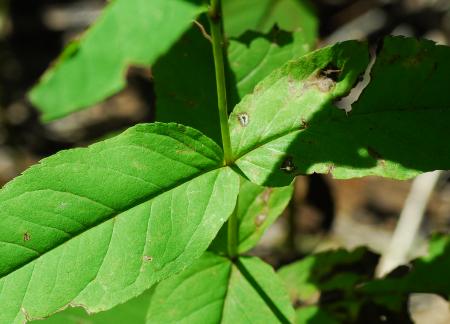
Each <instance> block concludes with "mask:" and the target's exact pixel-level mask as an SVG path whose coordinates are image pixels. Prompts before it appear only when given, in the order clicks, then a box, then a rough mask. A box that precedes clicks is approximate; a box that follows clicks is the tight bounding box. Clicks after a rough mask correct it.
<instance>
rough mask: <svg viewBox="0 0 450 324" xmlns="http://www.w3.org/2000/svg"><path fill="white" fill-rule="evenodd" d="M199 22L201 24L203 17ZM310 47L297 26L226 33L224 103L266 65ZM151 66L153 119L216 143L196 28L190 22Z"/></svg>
mask: <svg viewBox="0 0 450 324" xmlns="http://www.w3.org/2000/svg"><path fill="white" fill-rule="evenodd" d="M200 22H201V23H202V24H203V26H207V21H205V20H200ZM312 47H313V44H312V43H311V42H308V41H307V39H306V38H305V33H304V32H301V31H298V32H295V33H292V34H291V33H288V32H285V31H281V30H278V29H274V30H272V31H271V32H270V33H269V34H267V35H265V34H259V33H247V34H245V35H243V36H242V37H240V38H239V39H231V40H230V41H229V45H228V48H227V53H228V60H229V69H228V70H229V71H228V75H227V77H228V80H227V81H228V82H227V83H228V92H229V93H228V96H229V105H228V106H229V107H232V106H233V105H234V104H236V103H237V102H239V101H240V99H241V98H242V97H243V96H244V95H246V94H248V93H250V92H251V91H252V90H253V87H254V86H255V85H256V84H257V83H258V82H259V81H261V80H262V79H263V78H264V77H266V76H267V75H268V74H269V73H270V72H272V70H274V69H275V68H278V67H280V66H282V65H283V64H284V63H285V62H286V61H288V60H289V59H292V58H296V57H299V56H301V55H303V54H305V53H307V52H308V51H309V50H310V49H311V48H312ZM152 71H153V75H154V79H155V91H156V119H157V120H159V121H163V122H169V121H175V122H178V123H181V124H184V125H188V126H191V127H194V128H196V129H199V130H201V131H202V132H203V133H204V134H206V135H208V136H209V137H211V138H212V139H214V140H215V141H216V142H217V143H221V137H220V129H219V128H218V127H217V126H218V125H219V115H218V112H217V108H216V107H217V95H216V83H215V82H216V81H215V72H214V62H213V55H212V47H211V44H210V42H209V41H208V40H207V39H206V38H205V37H204V36H203V35H202V34H201V32H200V31H199V29H198V28H197V27H196V26H194V27H192V28H191V29H190V30H189V31H188V32H186V33H185V34H184V35H183V37H182V38H181V39H180V40H179V41H178V42H177V43H176V44H175V46H173V47H172V48H171V50H170V51H169V52H168V53H167V54H166V55H164V56H163V57H161V58H160V59H159V60H158V61H157V63H156V65H155V66H154V68H153V70H152ZM174 71H176V73H174Z"/></svg>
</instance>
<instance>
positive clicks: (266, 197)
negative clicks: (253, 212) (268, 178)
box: [261, 188, 272, 204]
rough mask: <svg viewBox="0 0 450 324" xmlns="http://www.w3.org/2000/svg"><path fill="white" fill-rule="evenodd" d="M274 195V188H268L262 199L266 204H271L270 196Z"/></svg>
mask: <svg viewBox="0 0 450 324" xmlns="http://www.w3.org/2000/svg"><path fill="white" fill-rule="evenodd" d="M271 194H272V188H267V189H266V190H264V191H263V193H262V195H261V198H262V200H263V202H264V203H265V204H268V203H269V199H270V195H271Z"/></svg>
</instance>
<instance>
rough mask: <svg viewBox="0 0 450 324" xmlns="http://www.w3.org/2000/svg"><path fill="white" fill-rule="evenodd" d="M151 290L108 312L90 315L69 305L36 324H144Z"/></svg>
mask: <svg viewBox="0 0 450 324" xmlns="http://www.w3.org/2000/svg"><path fill="white" fill-rule="evenodd" d="M151 294H152V293H151V290H147V291H146V292H144V293H143V294H142V295H141V296H138V297H136V298H133V299H131V300H129V301H127V302H126V303H125V304H121V305H118V306H116V307H114V308H112V309H110V310H108V311H106V312H100V313H97V314H93V315H88V313H86V311H85V310H84V309H82V308H79V307H77V308H72V307H69V308H67V309H65V310H63V311H62V312H60V313H57V314H55V315H53V316H51V317H49V318H48V319H45V320H44V321H33V323H35V324H39V323H45V324H61V323H64V324H122V323H133V324H144V323H145V318H146V315H147V310H148V306H149V303H150V298H151Z"/></svg>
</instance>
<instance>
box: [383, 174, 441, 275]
mask: <svg viewBox="0 0 450 324" xmlns="http://www.w3.org/2000/svg"><path fill="white" fill-rule="evenodd" d="M441 173H442V171H434V172H428V173H424V174H421V175H419V176H418V177H416V178H415V179H414V181H413V183H412V186H411V190H410V192H409V195H408V197H407V198H406V201H405V205H404V207H403V210H402V213H401V215H400V218H399V220H398V223H397V226H396V228H395V231H394V234H393V235H392V239H391V243H390V244H389V248H388V249H387V250H386V251H385V253H384V254H383V256H382V257H381V260H380V262H379V264H378V266H377V270H376V275H377V277H382V276H384V275H385V274H387V273H388V272H390V271H391V270H393V269H395V268H396V267H398V266H399V265H402V264H405V263H407V262H408V261H409V260H408V254H409V252H410V250H411V246H412V245H413V242H414V238H415V237H416V235H417V233H418V232H419V229H420V224H421V223H422V219H423V215H424V212H425V209H426V207H427V205H428V200H429V199H430V196H431V193H432V192H433V189H434V187H435V185H436V182H437V181H438V179H439V176H440V175H441Z"/></svg>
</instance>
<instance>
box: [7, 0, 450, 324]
mask: <svg viewBox="0 0 450 324" xmlns="http://www.w3.org/2000/svg"><path fill="white" fill-rule="evenodd" d="M271 5H273V3H272V1H269V0H266V1H255V0H254V1H245V2H242V1H240V0H228V1H224V3H223V7H224V9H223V12H224V13H223V15H222V14H221V4H220V2H219V1H218V0H212V1H211V3H210V4H209V5H206V4H204V3H202V2H201V1H194V0H192V1H187V0H170V1H169V0H153V1H143V0H115V1H113V2H112V3H111V4H110V5H109V6H108V8H107V9H106V10H105V12H104V14H103V16H102V17H101V18H100V19H99V21H98V22H97V23H96V24H95V25H94V26H93V27H92V28H91V29H90V31H89V32H87V33H86V34H85V36H83V37H82V38H81V39H80V40H79V41H76V42H74V43H72V44H70V45H69V46H68V47H67V49H66V50H65V51H64V53H63V54H62V55H61V57H60V58H59V60H58V62H57V63H56V64H55V66H54V67H53V68H51V69H50V70H49V71H48V72H47V73H46V74H45V75H44V77H43V78H42V80H41V81H40V83H39V84H38V85H37V86H36V87H35V88H34V89H33V90H32V92H31V95H30V98H31V100H32V101H33V102H34V103H35V104H36V105H37V106H38V107H39V108H40V109H41V111H42V112H43V118H44V120H51V119H55V118H59V117H62V116H65V115H67V114H68V113H71V112H74V111H76V110H80V109H82V108H85V107H86V106H88V105H90V104H92V103H95V102H97V101H99V100H102V99H104V98H105V97H107V96H109V95H111V94H113V93H115V92H117V91H118V90H120V89H121V88H123V86H124V71H125V69H126V67H127V66H128V65H129V64H141V65H153V64H155V63H156V65H155V67H154V70H153V72H154V78H155V84H156V92H157V96H158V109H160V111H161V113H159V112H158V114H157V119H158V120H159V121H160V122H156V123H152V124H141V125H136V126H134V127H132V128H130V129H128V130H126V131H125V132H124V133H122V134H121V135H119V136H116V137H113V138H111V139H108V140H105V141H102V142H99V143H97V144H94V145H91V146H89V147H88V148H80V149H73V150H68V151H63V152H60V153H58V154H56V155H54V156H52V157H49V158H46V159H44V160H42V161H41V163H40V164H38V165H36V166H33V167H31V168H30V169H29V170H27V171H25V172H24V174H23V175H21V176H20V177H18V178H16V179H14V180H13V181H11V182H10V183H9V184H7V185H6V186H5V187H4V188H3V189H2V191H1V192H0V214H1V216H0V261H1V262H0V305H1V312H0V323H19V322H23V321H24V320H33V319H40V318H45V317H47V316H49V315H52V314H53V313H55V312H58V311H60V310H63V309H64V308H65V307H67V306H81V307H83V308H85V309H86V310H88V311H89V312H92V313H97V312H101V311H105V310H108V309H111V308H113V309H112V310H111V311H110V313H108V312H106V313H99V314H98V315H95V316H93V317H92V318H90V319H89V318H87V315H86V314H84V312H83V311H81V310H79V309H69V310H67V311H65V312H63V313H61V314H57V315H56V316H55V317H53V318H52V317H51V318H50V321H51V320H55V321H58V320H60V321H62V322H67V321H73V322H76V321H80V318H81V320H86V321H90V320H92V321H94V322H99V323H100V322H107V323H110V322H112V321H118V322H121V321H126V320H129V321H135V322H140V321H141V322H143V321H145V320H147V321H149V322H151V323H153V322H155V323H159V322H161V323H169V322H175V321H184V322H188V323H197V322H211V323H215V322H230V323H239V322H245V323H247V322H250V323H252V322H255V323H259V322H263V321H267V322H270V323H272V322H274V323H276V322H294V321H296V320H297V321H298V322H306V321H308V320H313V319H314V317H315V316H316V320H318V321H319V320H320V321H323V322H326V321H328V322H333V321H339V320H342V318H339V316H338V317H337V319H335V318H333V316H334V315H330V314H333V312H334V310H333V309H334V308H333V305H334V304H331V306H329V307H328V308H327V307H324V308H323V309H322V308H317V307H316V306H314V307H308V308H306V309H305V308H300V309H299V310H298V311H297V313H298V317H297V319H296V312H295V310H294V307H293V304H292V303H291V300H290V299H289V295H288V291H287V288H286V286H285V285H284V283H283V280H287V281H288V282H289V284H288V286H289V288H290V289H289V293H290V296H291V298H292V301H293V302H294V304H297V305H296V306H299V304H301V303H300V301H302V298H306V297H304V295H306V294H308V289H310V290H313V291H314V290H320V291H324V292H326V291H327V289H328V290H330V289H331V290H336V289H338V290H341V291H344V293H345V296H346V297H348V300H343V301H342V303H344V306H345V307H344V309H346V313H345V317H344V320H345V319H350V318H353V317H354V318H357V317H358V314H359V313H358V309H359V308H360V307H362V306H361V305H362V304H364V303H365V304H364V305H366V304H367V303H370V305H378V306H380V305H381V307H386V308H389V309H391V310H398V309H400V308H401V307H403V306H404V298H405V294H408V293H410V292H413V291H428V292H437V293H441V294H444V295H447V296H448V294H449V291H450V287H447V286H448V283H445V281H444V283H441V282H438V281H437V279H436V280H435V281H433V283H434V284H433V285H423V286H421V285H420V284H418V282H420V280H422V279H423V277H424V276H425V275H424V273H426V272H428V271H430V270H429V269H427V267H432V269H434V270H433V271H437V272H439V273H441V272H442V269H444V268H445V266H446V265H447V264H448V258H446V257H445V256H446V255H448V253H449V252H448V249H449V248H448V246H450V245H449V243H448V239H447V238H445V237H438V238H436V239H435V241H434V243H433V245H432V252H433V253H432V255H430V257H428V258H425V259H423V260H418V261H417V264H418V266H417V267H414V268H413V270H412V272H410V273H409V274H408V275H406V276H405V277H403V279H395V280H394V279H384V280H373V278H372V273H357V272H350V273H346V272H339V271H337V272H338V273H337V274H336V273H334V272H333V269H334V268H335V266H336V265H339V264H348V263H352V262H358V260H361V259H362V258H363V256H364V255H365V252H364V251H363V252H361V251H362V250H358V251H355V252H352V253H351V254H348V253H347V252H342V251H336V252H330V255H329V256H326V257H323V256H322V255H312V256H310V257H309V258H307V259H305V260H302V261H299V262H298V263H294V264H293V265H290V266H288V267H286V268H283V269H281V270H280V273H279V275H278V274H276V273H275V272H274V271H273V269H272V268H271V267H270V266H269V265H267V264H266V263H264V262H263V261H262V260H260V259H258V258H256V257H248V256H244V253H245V252H246V251H248V250H249V249H251V248H252V247H254V246H255V245H256V243H257V241H258V239H259V238H260V236H261V235H262V232H263V231H264V230H265V229H266V228H267V227H268V226H269V225H270V224H271V223H272V222H273V221H274V220H275V219H276V217H277V216H278V215H279V214H280V213H281V211H282V210H283V209H284V207H285V206H286V205H287V203H288V201H289V199H290V197H291V195H292V181H293V179H294V178H295V177H296V176H298V175H306V174H311V173H314V172H315V173H330V174H332V175H333V176H334V177H335V178H341V179H342V178H352V177H362V176H366V175H378V176H383V177H390V178H394V179H407V178H411V177H413V176H415V175H417V174H419V173H421V172H425V171H429V170H435V169H448V168H449V166H450V148H449V147H448V146H446V145H442V142H441V141H440V140H442V139H446V138H448V137H449V135H450V131H449V127H448V125H447V124H448V122H449V121H450V97H449V95H448V93H447V92H446V91H445V90H447V87H448V84H449V82H450V75H449V73H448V71H449V70H450V48H448V47H445V46H437V45H435V44H434V43H432V42H430V41H426V40H416V39H410V38H402V37H387V38H385V39H384V41H383V43H382V45H381V46H380V48H379V49H378V53H377V57H376V59H375V63H374V65H373V67H372V66H371V65H370V64H369V51H368V48H367V44H365V43H363V42H358V41H348V42H343V43H338V44H335V45H332V46H329V47H325V48H322V49H319V50H317V51H314V52H310V53H307V52H308V51H309V50H310V49H311V48H312V47H313V44H314V41H315V36H314V35H315V29H316V21H315V19H314V17H313V16H311V15H310V11H309V7H308V6H307V5H305V4H304V3H303V2H301V1H298V2H297V1H295V0H283V1H278V2H276V4H275V6H274V7H270V6H271ZM199 15H203V17H201V18H199V19H200V22H197V23H198V24H200V25H201V26H202V28H203V26H204V25H205V24H206V21H204V20H205V19H206V18H207V19H208V20H209V26H210V34H211V36H210V37H211V40H210V41H211V43H212V52H213V53H211V52H210V51H211V46H210V45H211V44H209V43H208V40H207V39H206V38H207V37H209V35H206V36H207V37H206V38H204V37H203V36H204V35H202V34H201V33H200V31H195V30H191V31H188V32H187V34H186V36H185V37H186V38H185V39H182V40H181V41H180V42H179V43H177V44H176V45H175V47H174V48H175V49H176V50H175V51H170V52H169V53H168V54H166V55H165V56H164V57H163V58H162V59H160V60H159V61H158V62H156V60H157V58H158V57H160V56H161V55H162V54H163V53H165V52H167V51H168V50H169V48H170V47H171V46H172V45H173V43H174V42H175V41H176V40H177V39H178V38H179V37H180V36H181V34H182V33H183V32H185V31H186V30H187V29H188V28H189V26H191V25H192V20H194V19H196V18H197V16H199ZM205 16H206V18H205ZM222 17H223V19H224V28H225V32H226V33H227V35H228V37H229V39H228V40H226V39H225V37H224V34H223V28H222V24H223V22H222ZM300 18H301V19H300ZM299 22H301V25H299ZM275 25H277V26H278V27H279V29H278V28H276V27H275V28H274V26H275ZM248 30H250V32H246V31H248ZM193 44H196V46H198V49H197V47H194V46H190V45H193ZM199 49H201V50H200V51H199V52H197V51H198V50H199ZM225 51H226V53H224V52H225ZM224 54H225V58H224ZM303 54H305V55H303ZM226 58H227V59H226ZM212 61H213V62H212ZM286 61H287V62H286ZM193 62H194V63H195V64H194V63H193ZM255 62H257V64H256V65H252V66H250V64H251V63H253V64H254V63H255ZM213 64H214V65H213ZM213 66H214V68H215V75H216V78H215V81H214V78H213V75H214V72H213ZM184 67H186V70H187V71H188V75H183V70H179V69H183V68H184ZM368 69H371V70H370V82H369V84H368V85H367V86H366V87H365V88H364V90H363V92H362V94H361V95H360V96H359V98H358V100H357V101H356V102H355V103H353V104H352V107H351V111H350V112H349V111H344V110H342V109H338V108H337V107H336V102H337V101H339V100H340V99H341V98H343V97H345V96H346V95H347V94H349V93H350V91H351V90H352V89H353V88H354V87H355V86H356V85H357V84H358V81H359V78H360V76H362V75H364V73H365V72H366V71H367V70H368ZM193 73H194V75H195V76H194V75H193ZM180 75H181V76H182V77H180ZM87 76H88V77H87ZM227 77H228V79H227ZM233 78H236V79H237V80H233ZM159 80H161V82H159ZM192 80H195V82H193V81H192ZM232 81H235V82H232ZM214 82H215V83H216V86H217V92H216V93H217V97H215V95H214ZM215 100H217V102H218V107H219V114H218V115H217V116H216V115H215V114H214V110H212V108H213V106H214V104H213V102H214V101H215ZM227 101H228V104H227ZM234 104H236V106H235V107H234V109H233V110H232V111H231V113H230V114H229V116H228V107H229V106H231V105H234ZM161 121H176V122H179V123H184V124H186V125H189V126H193V127H196V128H198V129H199V130H201V132H200V131H198V130H196V129H194V128H191V127H189V126H183V125H181V124H175V123H162V122H161ZM219 125H220V127H219ZM204 134H206V135H204ZM207 135H208V136H209V137H208V136H207ZM215 140H216V141H217V142H221V143H222V146H221V147H220V146H219V145H218V144H216V142H215ZM266 187H273V188H266ZM248 206H252V208H251V209H249V208H247V207H248ZM436 260H437V261H436ZM435 261H436V262H435ZM433 262H435V263H436V264H437V265H436V264H434V263H433ZM314 266H315V267H317V268H315V267H314ZM317 269H320V270H321V271H323V272H320V271H318V270H317ZM436 269H437V270H436ZM369 272H370V271H369ZM321 273H323V274H321ZM327 274H328V275H327ZM331 274H332V275H333V276H334V277H332V278H331V279H330V276H331ZM336 276H338V277H337V279H336ZM333 278H334V279H333ZM411 278H412V279H411ZM417 278H420V280H419V279H417ZM396 280H397V281H396ZM159 282H160V283H159ZM330 282H331V283H330ZM157 283H159V284H157ZM308 283H309V286H308V285H307V284H308ZM156 284H157V285H156ZM356 284H358V285H359V286H361V285H362V287H363V288H361V289H359V290H354V287H355V285H356ZM155 285H156V286H155ZM311 285H312V286H313V287H312V288H311ZM305 286H306V288H305ZM359 286H358V287H359ZM151 287H154V288H152V290H150V291H148V289H149V288H151ZM393 287H395V288H394V290H395V291H396V292H397V293H398V296H392V290H393ZM297 288H298V289H297ZM141 294H142V295H141ZM139 295H141V296H140V297H138V296H139ZM361 296H362V297H361ZM394 297H398V298H394ZM133 298H135V299H133ZM129 300H131V301H129ZM127 301H128V302H127ZM125 302H127V303H125ZM366 302H367V303H366ZM120 304H122V305H120ZM341 306H342V305H341ZM339 307H340V306H339ZM339 307H337V308H339ZM346 307H347V308H346ZM339 309H342V307H341V308H339ZM347 309H348V312H347ZM58 316H59V317H58ZM86 318H87V319H86Z"/></svg>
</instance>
